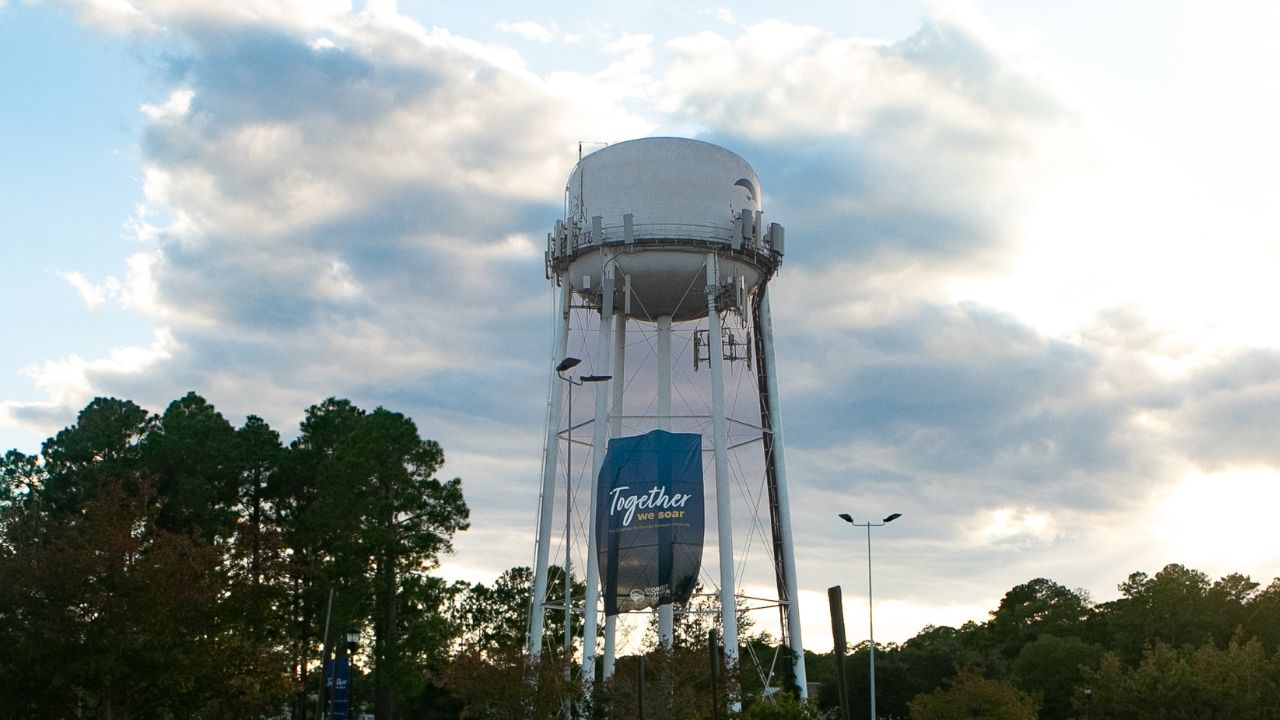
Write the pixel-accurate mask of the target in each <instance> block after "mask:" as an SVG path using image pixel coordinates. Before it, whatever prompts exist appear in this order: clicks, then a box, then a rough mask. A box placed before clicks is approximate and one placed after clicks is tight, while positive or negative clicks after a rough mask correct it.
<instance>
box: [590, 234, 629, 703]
mask: <svg viewBox="0 0 1280 720" xmlns="http://www.w3.org/2000/svg"><path fill="white" fill-rule="evenodd" d="M602 275H603V279H602V280H601V281H600V290H601V301H600V335H599V337H598V338H597V342H596V362H597V363H599V366H600V367H609V361H610V357H609V356H610V351H611V350H612V347H610V340H611V338H610V335H612V333H611V332H610V330H611V328H612V325H611V323H610V319H611V318H612V317H613V275H614V267H613V262H612V254H611V253H609V252H608V251H605V252H604V262H603V265H602ZM620 380H621V379H620V378H615V379H613V380H610V381H609V382H607V383H602V382H601V383H596V384H595V385H596V386H595V392H596V416H595V422H594V423H593V424H592V430H593V431H594V432H593V434H592V444H591V482H590V483H588V484H589V485H590V487H591V499H590V500H589V501H588V504H587V518H588V520H587V592H586V599H585V600H584V602H583V606H582V612H583V613H584V615H585V617H584V618H583V622H582V683H583V685H584V686H590V685H591V684H592V683H594V682H595V677H596V674H595V673H596V628H597V627H599V620H600V611H599V608H598V606H599V604H600V563H599V562H597V560H596V558H597V556H598V548H599V547H600V539H599V538H598V537H596V522H595V517H596V514H597V513H598V512H599V511H600V510H599V507H598V505H599V503H600V498H598V497H596V478H598V477H600V468H601V467H603V466H604V454H605V449H606V447H605V443H606V442H607V440H608V438H607V435H608V430H609V424H608V420H609V395H608V392H609V388H608V387H606V386H607V385H611V384H613V383H616V382H619V381H620Z"/></svg>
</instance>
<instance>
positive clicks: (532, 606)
mask: <svg viewBox="0 0 1280 720" xmlns="http://www.w3.org/2000/svg"><path fill="white" fill-rule="evenodd" d="M572 295H573V290H572V289H571V288H570V287H569V285H568V283H566V284H564V285H563V286H561V287H560V289H559V296H558V298H557V300H558V302H557V307H558V312H557V314H556V339H555V344H554V346H553V348H552V353H553V357H552V358H551V374H550V378H549V380H548V382H549V385H548V386H547V436H546V438H545V439H544V440H543V446H542V492H541V495H540V496H539V505H538V545H537V548H538V549H537V555H536V558H535V560H534V564H533V568H534V569H533V594H532V596H531V598H530V602H529V636H528V637H527V638H526V647H527V649H528V651H529V659H530V660H531V661H533V662H537V660H538V656H539V655H541V654H542V628H543V623H544V621H545V619H546V608H544V607H543V602H544V601H545V599H546V597H547V563H548V561H549V558H550V552H551V514H552V503H553V502H554V501H555V494H556V493H555V490H556V460H557V458H558V457H559V453H560V447H559V440H558V436H559V432H560V408H561V405H562V401H561V398H562V397H563V395H562V393H563V392H564V389H563V388H562V387H561V386H562V385H563V383H562V382H561V381H560V378H559V377H557V376H556V371H555V367H556V365H558V364H560V361H561V360H563V359H564V356H565V353H566V352H567V351H568V347H569V298H570V297H571V296H572ZM568 491H569V489H568V488H567V487H566V488H565V492H566V493H567V492H568ZM565 542H566V543H567V542H569V538H565Z"/></svg>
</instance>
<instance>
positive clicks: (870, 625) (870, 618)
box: [840, 513, 902, 720]
mask: <svg viewBox="0 0 1280 720" xmlns="http://www.w3.org/2000/svg"><path fill="white" fill-rule="evenodd" d="M900 517H902V513H893V514H892V515H889V516H887V517H885V519H883V520H881V521H880V522H878V523H873V522H867V523H856V522H854V521H853V517H852V516H851V515H849V513H840V519H841V520H843V521H845V522H847V523H849V524H850V525H852V526H854V527H862V528H866V529H867V634H868V636H869V639H870V644H869V645H868V649H869V650H870V651H871V652H870V659H871V662H870V668H871V670H870V673H871V720H876V626H875V614H874V611H873V610H872V604H871V528H873V527H880V526H881V525H885V524H887V523H891V522H893V521H894V520H897V519H898V518H900Z"/></svg>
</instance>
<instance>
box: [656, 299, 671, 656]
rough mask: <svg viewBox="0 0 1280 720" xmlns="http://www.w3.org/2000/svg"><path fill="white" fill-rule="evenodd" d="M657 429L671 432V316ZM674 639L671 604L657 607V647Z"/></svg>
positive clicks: (663, 338) (666, 324)
mask: <svg viewBox="0 0 1280 720" xmlns="http://www.w3.org/2000/svg"><path fill="white" fill-rule="evenodd" d="M657 355H658V357H657V358H656V362H657V365H658V429H659V430H666V431H667V432H670V431H671V316H670V315H663V316H662V317H659V318H658V349H657ZM674 637H675V614H674V613H673V612H672V608H671V603H664V604H662V605H659V606H658V646H659V647H661V648H663V649H665V650H670V649H671V645H672V642H673V639H674Z"/></svg>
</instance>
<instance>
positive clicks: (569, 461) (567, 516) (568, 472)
mask: <svg viewBox="0 0 1280 720" xmlns="http://www.w3.org/2000/svg"><path fill="white" fill-rule="evenodd" d="M581 363H582V361H581V360H579V359H578V358H576V357H567V358H565V359H563V360H561V361H560V364H559V365H556V375H558V376H559V377H560V379H561V380H564V381H565V382H567V383H569V428H568V436H567V443H568V446H569V447H568V448H567V449H566V450H565V463H564V464H565V468H564V679H565V680H570V679H572V678H571V677H570V675H571V673H572V672H573V664H572V663H570V662H569V655H570V654H571V653H572V651H573V633H572V631H571V627H572V623H571V622H570V615H569V607H570V602H569V598H570V596H571V595H572V591H573V582H572V579H571V575H570V572H569V570H570V568H571V567H572V563H573V558H572V556H571V555H570V546H571V543H570V542H569V539H570V537H571V536H570V533H571V532H572V530H573V528H572V523H571V522H570V521H571V520H572V518H573V494H572V493H571V492H570V490H571V487H572V483H573V386H574V385H579V386H580V385H582V384H583V383H597V382H605V381H606V380H612V379H613V376H612V375H584V376H582V377H580V378H578V379H577V380H575V379H573V378H572V377H565V373H566V372H568V371H570V370H572V369H574V368H576V367H578V365H579V364H581ZM587 562H591V559H590V558H588V559H587Z"/></svg>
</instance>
